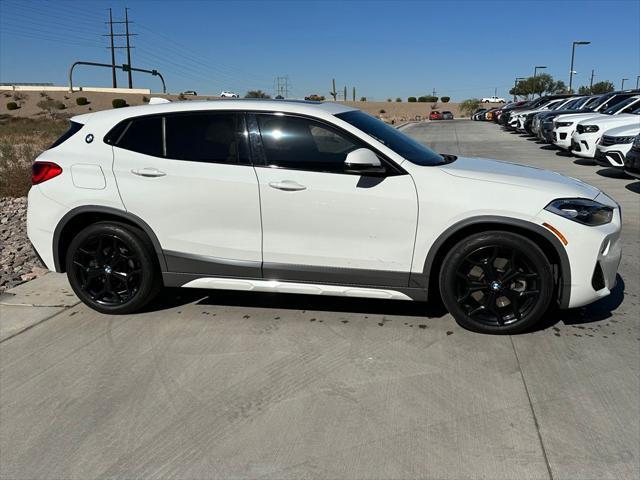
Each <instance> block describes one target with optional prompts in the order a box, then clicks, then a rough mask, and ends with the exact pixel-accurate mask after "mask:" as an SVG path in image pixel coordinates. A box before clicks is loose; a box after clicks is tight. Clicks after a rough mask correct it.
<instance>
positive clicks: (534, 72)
mask: <svg viewBox="0 0 640 480" xmlns="http://www.w3.org/2000/svg"><path fill="white" fill-rule="evenodd" d="M543 68H547V66H546V65H536V66H535V67H534V69H533V88H536V82H535V80H536V76H537V75H538V69H540V70H542V69H543ZM540 95H542V94H540Z"/></svg>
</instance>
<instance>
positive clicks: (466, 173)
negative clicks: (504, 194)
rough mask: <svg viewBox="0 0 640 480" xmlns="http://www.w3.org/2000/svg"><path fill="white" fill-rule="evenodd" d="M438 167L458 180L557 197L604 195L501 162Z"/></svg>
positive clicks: (466, 161) (542, 172)
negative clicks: (493, 184) (515, 188)
mask: <svg viewBox="0 0 640 480" xmlns="http://www.w3.org/2000/svg"><path fill="white" fill-rule="evenodd" d="M438 168H440V169H442V170H443V171H444V172H446V173H448V174H449V175H454V176H456V177H462V178H469V179H473V180H479V181H483V182H493V183H502V184H507V185H516V186H519V187H525V188H530V189H534V190H545V191H549V192H553V194H554V195H555V196H556V197H557V198H562V197H568V198H569V197H580V198H589V199H593V198H595V197H596V196H597V195H598V194H599V193H600V190H598V189H597V188H595V187H592V186H591V185H588V184H586V183H584V182H581V181H580V180H577V179H575V178H572V177H566V176H564V175H561V174H559V173H556V172H552V171H550V170H543V169H541V168H536V167H529V166H525V165H518V164H516V163H509V162H502V161H499V160H489V159H485V158H468V157H458V159H457V160H456V161H455V162H452V163H449V164H446V165H443V166H441V167H438Z"/></svg>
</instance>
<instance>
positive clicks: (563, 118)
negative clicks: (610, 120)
mask: <svg viewBox="0 0 640 480" xmlns="http://www.w3.org/2000/svg"><path fill="white" fill-rule="evenodd" d="M602 116H604V114H602V113H597V112H587V113H570V114H563V115H558V116H557V117H556V118H555V119H554V120H555V121H556V122H573V123H578V122H582V121H583V120H587V119H591V118H597V117H602Z"/></svg>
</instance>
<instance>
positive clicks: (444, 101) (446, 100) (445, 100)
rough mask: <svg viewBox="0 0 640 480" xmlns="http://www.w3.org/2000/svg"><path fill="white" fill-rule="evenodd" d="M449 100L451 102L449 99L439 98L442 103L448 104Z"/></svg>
mask: <svg viewBox="0 0 640 480" xmlns="http://www.w3.org/2000/svg"><path fill="white" fill-rule="evenodd" d="M449 100H451V97H440V101H441V102H442V103H449Z"/></svg>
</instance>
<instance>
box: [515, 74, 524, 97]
mask: <svg viewBox="0 0 640 480" xmlns="http://www.w3.org/2000/svg"><path fill="white" fill-rule="evenodd" d="M520 80H526V78H524V77H516V82H515V83H514V84H513V101H514V102H515V101H516V89H517V88H518V82H519V81H520Z"/></svg>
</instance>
